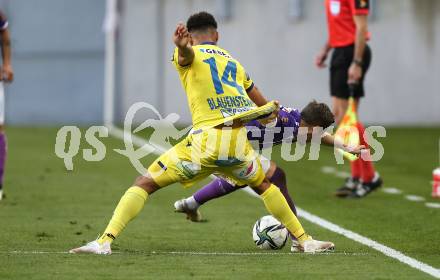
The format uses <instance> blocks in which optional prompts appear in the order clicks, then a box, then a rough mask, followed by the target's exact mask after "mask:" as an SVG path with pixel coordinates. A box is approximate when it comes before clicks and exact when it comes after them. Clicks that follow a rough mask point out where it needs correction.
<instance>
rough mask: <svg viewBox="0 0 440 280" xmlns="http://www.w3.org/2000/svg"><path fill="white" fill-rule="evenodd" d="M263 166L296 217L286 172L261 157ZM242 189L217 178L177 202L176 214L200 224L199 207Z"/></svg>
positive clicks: (175, 206)
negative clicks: (183, 214)
mask: <svg viewBox="0 0 440 280" xmlns="http://www.w3.org/2000/svg"><path fill="white" fill-rule="evenodd" d="M261 165H262V168H263V171H264V172H265V174H266V177H267V178H268V179H269V180H270V181H271V182H272V183H274V184H275V186H277V187H278V188H280V190H281V193H282V194H283V195H284V197H285V198H286V200H287V203H288V204H289V207H290V208H291V209H292V211H293V212H294V213H295V215H296V214H297V212H296V208H295V204H294V202H293V200H292V198H291V196H290V194H289V190H288V188H287V180H286V174H285V172H284V170H283V169H281V168H280V167H278V166H277V165H276V164H275V162H273V161H270V160H268V159H266V158H264V157H261ZM242 187H245V186H237V184H236V183H235V182H232V181H231V180H227V179H225V178H222V177H217V178H216V179H214V180H213V181H211V182H210V183H209V184H208V185H206V186H204V187H202V188H201V189H199V190H198V191H197V192H195V193H194V194H193V195H192V196H190V197H188V198H184V199H181V200H178V201H176V202H175V203H174V208H175V210H176V212H179V213H185V214H186V215H187V219H189V220H191V221H193V222H199V221H201V220H202V215H201V213H200V211H199V207H200V206H201V205H203V204H205V203H206V202H208V201H210V200H213V199H216V198H219V197H222V196H225V195H227V194H230V193H232V192H234V191H236V190H238V189H240V188H242Z"/></svg>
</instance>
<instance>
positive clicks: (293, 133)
mask: <svg viewBox="0 0 440 280" xmlns="http://www.w3.org/2000/svg"><path fill="white" fill-rule="evenodd" d="M300 121H301V113H300V112H299V111H298V110H296V109H291V108H287V107H283V106H281V108H280V111H279V113H278V117H277V121H276V124H275V125H272V126H264V125H262V124H261V123H260V122H258V121H256V120H254V121H250V122H248V123H247V124H246V128H247V130H248V134H247V136H248V139H249V141H251V142H258V146H259V149H265V148H269V147H272V146H274V145H278V144H281V143H282V142H290V143H293V142H295V141H296V137H297V135H298V129H299V123H300Z"/></svg>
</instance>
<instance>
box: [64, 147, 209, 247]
mask: <svg viewBox="0 0 440 280" xmlns="http://www.w3.org/2000/svg"><path fill="white" fill-rule="evenodd" d="M185 141H186V140H183V141H182V142H180V143H178V144H177V145H176V146H174V147H173V148H172V149H170V150H168V151H167V152H166V153H164V154H163V155H161V156H160V157H159V158H158V159H156V160H155V161H154V162H153V163H152V164H151V165H150V167H149V168H148V172H147V174H146V175H144V176H140V177H138V178H136V180H135V182H134V184H133V186H131V187H130V188H128V190H127V191H126V192H125V194H124V195H123V196H122V197H121V199H120V201H119V203H118V204H117V206H116V208H115V210H114V212H113V216H112V218H111V219H110V222H109V223H108V225H107V227H106V229H105V230H104V232H103V234H102V235H101V236H100V237H99V238H98V239H97V240H95V241H92V242H90V243H88V244H87V245H85V246H82V247H79V248H76V249H72V250H70V252H71V253H94V254H111V249H110V245H111V243H112V242H113V240H114V239H115V238H116V237H118V236H119V234H120V233H121V232H122V231H123V230H124V228H125V227H126V226H127V224H128V223H129V222H130V221H131V220H132V219H134V218H135V217H136V216H137V215H138V214H139V213H140V212H141V210H142V209H143V207H144V204H145V202H146V201H147V198H148V197H149V196H150V195H151V194H153V193H154V192H156V191H157V190H159V189H160V188H164V187H166V186H168V185H170V184H172V183H176V182H182V183H184V184H185V180H187V182H190V181H191V180H193V179H194V180H197V179H198V178H203V177H204V176H206V175H207V173H208V171H207V170H202V169H201V168H200V169H199V168H198V169H197V170H198V171H199V172H198V174H190V173H188V172H187V173H183V172H182V169H181V168H180V167H179V165H178V164H179V163H181V162H183V161H185V160H189V159H190V158H189V157H187V156H186V154H187V153H186V152H185V150H186V149H188V148H187V145H186V143H185ZM193 175H194V176H193Z"/></svg>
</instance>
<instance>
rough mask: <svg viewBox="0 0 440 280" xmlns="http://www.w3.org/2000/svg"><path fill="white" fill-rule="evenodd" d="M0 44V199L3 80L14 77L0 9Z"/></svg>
mask: <svg viewBox="0 0 440 280" xmlns="http://www.w3.org/2000/svg"><path fill="white" fill-rule="evenodd" d="M0 42H1V43H0V45H1V51H2V62H3V65H2V66H1V68H0V80H1V81H0V87H1V89H0V200H2V198H3V197H4V195H3V174H4V171H5V162H6V135H5V132H4V121H5V97H4V89H3V82H9V83H10V82H12V80H13V79H14V71H13V70H12V66H11V40H10V35H9V30H8V20H7V18H6V16H5V15H4V14H3V12H2V11H0Z"/></svg>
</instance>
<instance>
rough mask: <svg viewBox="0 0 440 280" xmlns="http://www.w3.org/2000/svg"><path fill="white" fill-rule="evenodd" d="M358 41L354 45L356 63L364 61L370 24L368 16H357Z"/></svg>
mask: <svg viewBox="0 0 440 280" xmlns="http://www.w3.org/2000/svg"><path fill="white" fill-rule="evenodd" d="M354 20H355V23H356V40H355V43H354V56H353V60H354V61H360V62H361V61H362V58H363V57H364V51H365V46H366V44H367V33H368V22H367V17H366V16H355V18H354Z"/></svg>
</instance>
